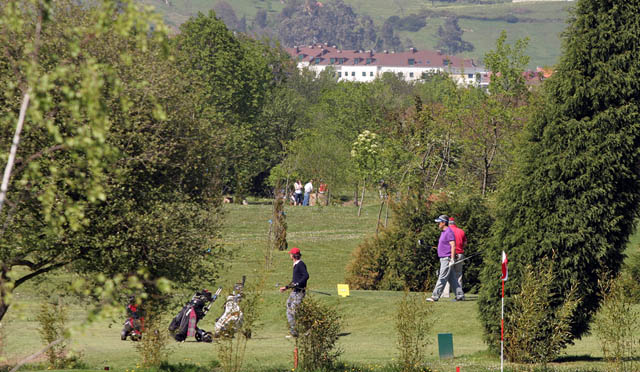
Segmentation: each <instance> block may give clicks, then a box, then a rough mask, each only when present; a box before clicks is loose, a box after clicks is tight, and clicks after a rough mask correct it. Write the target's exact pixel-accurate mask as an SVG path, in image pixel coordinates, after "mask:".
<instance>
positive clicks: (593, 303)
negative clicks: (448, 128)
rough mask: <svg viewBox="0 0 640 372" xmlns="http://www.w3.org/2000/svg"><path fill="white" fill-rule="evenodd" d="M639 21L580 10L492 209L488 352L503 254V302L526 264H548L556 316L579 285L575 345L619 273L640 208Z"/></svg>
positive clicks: (615, 9)
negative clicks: (605, 278) (601, 283)
mask: <svg viewBox="0 0 640 372" xmlns="http://www.w3.org/2000/svg"><path fill="white" fill-rule="evenodd" d="M639 12H640V1H638V0H630V1H622V0H618V1H611V0H583V1H580V2H578V4H576V7H575V15H574V16H573V18H572V20H571V23H570V26H569V28H568V30H567V31H566V32H565V34H564V45H563V48H564V52H563V56H562V57H561V60H560V62H559V64H558V65H557V69H556V72H555V74H554V76H553V77H552V78H551V79H550V80H548V81H547V83H546V84H545V100H544V104H543V107H541V108H540V110H539V111H538V113H537V115H536V116H535V117H534V119H533V121H532V122H531V123H530V125H529V126H528V128H527V130H526V133H525V138H524V139H523V141H524V143H523V146H522V147H521V148H522V151H521V153H520V154H519V155H518V160H517V163H516V164H515V167H514V170H513V174H512V175H511V177H510V179H509V180H508V182H505V187H504V189H503V191H502V192H501V196H500V198H499V202H498V207H499V208H498V216H497V221H496V223H495V224H494V227H493V228H492V230H493V237H492V240H491V242H490V244H489V246H488V249H487V253H486V256H485V263H486V265H485V268H484V271H483V287H482V290H481V296H480V304H479V305H480V308H479V309H480V317H481V319H482V321H483V323H484V327H485V334H486V339H487V341H488V343H489V344H490V345H491V346H494V347H495V346H497V345H498V344H499V341H500V331H499V330H500V281H499V277H500V267H499V266H500V251H502V250H505V251H506V252H507V253H508V255H509V257H510V259H509V263H510V268H509V281H508V282H507V283H506V296H507V298H508V297H509V296H513V295H515V294H517V293H516V292H517V291H518V288H520V280H521V277H522V270H523V268H524V267H525V265H527V264H532V265H534V266H535V265H536V264H538V265H539V262H541V259H542V258H545V257H548V258H551V259H552V260H553V262H554V267H555V269H556V274H557V276H556V277H557V278H558V280H556V281H555V282H554V284H553V288H552V290H553V292H554V293H555V297H554V299H555V304H554V305H553V306H552V308H553V307H555V308H557V307H558V306H561V305H562V302H563V300H564V299H565V297H566V296H567V292H568V291H569V288H570V287H571V285H572V284H574V283H576V284H577V285H578V295H579V297H580V299H581V300H580V301H581V302H580V305H579V306H578V307H577V310H576V311H575V312H574V313H573V316H572V317H571V329H572V335H573V337H580V336H581V335H583V334H585V332H586V331H587V330H588V325H589V320H590V319H591V317H592V315H593V314H594V312H595V311H596V310H597V308H598V306H599V301H600V298H599V296H598V288H597V285H598V278H599V277H600V276H601V275H603V274H604V273H609V274H615V273H617V272H618V271H619V269H620V266H621V264H622V259H623V251H624V249H625V246H626V243H627V241H628V237H629V235H630V234H631V233H632V231H633V228H634V220H635V218H637V217H638V202H639V201H640V192H639V190H640V178H639V173H638V171H639V164H640V120H639V119H640V108H639V107H638V104H639V103H640V79H638V76H640V48H638V45H640V18H639V17H638V16H637V15H638V13H639ZM508 303H509V301H508V300H507V305H508ZM505 311H506V312H507V313H509V311H510V308H509V307H508V306H507V308H506V310H505ZM549 314H553V312H551V311H550V312H549ZM550 316H553V315H550ZM507 326H508V325H507Z"/></svg>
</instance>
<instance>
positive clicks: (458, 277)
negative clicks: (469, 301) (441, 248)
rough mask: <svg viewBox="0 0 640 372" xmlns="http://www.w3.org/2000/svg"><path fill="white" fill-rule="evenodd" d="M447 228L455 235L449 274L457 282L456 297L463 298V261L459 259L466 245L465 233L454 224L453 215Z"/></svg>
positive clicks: (461, 257)
mask: <svg viewBox="0 0 640 372" xmlns="http://www.w3.org/2000/svg"><path fill="white" fill-rule="evenodd" d="M449 228H450V229H451V230H453V235H455V237H456V255H455V258H456V260H455V262H456V263H455V264H454V265H453V273H452V274H451V275H453V279H454V280H455V281H457V282H458V289H459V291H456V298H462V299H464V292H463V290H462V266H463V265H464V263H463V262H460V261H461V260H463V259H464V247H466V246H467V235H466V234H465V233H464V230H462V229H461V228H459V227H458V226H457V225H456V221H455V219H454V218H453V217H449ZM458 292H459V293H458Z"/></svg>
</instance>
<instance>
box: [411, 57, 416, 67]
mask: <svg viewBox="0 0 640 372" xmlns="http://www.w3.org/2000/svg"><path fill="white" fill-rule="evenodd" d="M415 64H416V60H415V59H413V58H409V66H413V65H415Z"/></svg>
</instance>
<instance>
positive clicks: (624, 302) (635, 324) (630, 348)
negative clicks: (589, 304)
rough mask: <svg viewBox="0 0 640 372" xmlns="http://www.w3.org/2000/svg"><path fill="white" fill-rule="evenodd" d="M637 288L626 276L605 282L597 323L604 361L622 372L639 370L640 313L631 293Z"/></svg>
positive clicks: (602, 284) (602, 287) (601, 284)
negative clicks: (630, 289) (631, 290)
mask: <svg viewBox="0 0 640 372" xmlns="http://www.w3.org/2000/svg"><path fill="white" fill-rule="evenodd" d="M634 284H636V282H635V281H634V280H633V278H632V277H631V276H629V275H625V274H621V275H619V276H618V277H616V278H610V279H604V280H602V281H601V282H600V286H601V291H602V304H601V307H600V310H599V311H598V313H597V314H596V316H595V317H594V322H593V330H594V332H595V334H596V335H597V337H598V339H599V340H600V345H601V346H602V353H603V354H604V358H605V359H606V360H607V362H609V363H611V364H612V365H613V366H614V368H613V370H615V371H620V372H623V371H624V372H626V371H635V370H637V367H638V363H637V361H636V360H635V359H636V358H637V357H638V356H640V336H638V335H640V326H639V325H640V312H639V311H638V310H636V309H634V306H633V305H634V303H635V302H634V301H633V298H632V296H631V295H630V293H629V288H631V287H632V286H633V285H634Z"/></svg>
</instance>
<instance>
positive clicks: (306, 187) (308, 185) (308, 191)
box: [302, 179, 313, 206]
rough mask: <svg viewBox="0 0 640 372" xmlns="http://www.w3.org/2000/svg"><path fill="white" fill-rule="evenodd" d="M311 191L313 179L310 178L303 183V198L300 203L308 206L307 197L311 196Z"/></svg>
mask: <svg viewBox="0 0 640 372" xmlns="http://www.w3.org/2000/svg"><path fill="white" fill-rule="evenodd" d="M312 191H313V179H310V180H309V182H307V183H306V184H305V185H304V200H303V201H302V205H304V206H309V198H310V197H311V192H312Z"/></svg>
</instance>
